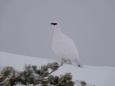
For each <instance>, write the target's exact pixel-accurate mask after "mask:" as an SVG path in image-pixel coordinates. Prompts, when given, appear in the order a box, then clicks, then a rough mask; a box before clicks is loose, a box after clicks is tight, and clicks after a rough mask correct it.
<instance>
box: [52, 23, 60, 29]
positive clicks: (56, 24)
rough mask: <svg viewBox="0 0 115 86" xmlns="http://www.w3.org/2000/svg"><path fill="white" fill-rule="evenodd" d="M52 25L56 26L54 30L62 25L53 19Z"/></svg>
mask: <svg viewBox="0 0 115 86" xmlns="http://www.w3.org/2000/svg"><path fill="white" fill-rule="evenodd" d="M51 25H52V26H53V28H54V30H56V29H57V30H60V25H59V23H58V22H56V21H53V22H51Z"/></svg>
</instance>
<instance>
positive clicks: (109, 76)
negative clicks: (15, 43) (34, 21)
mask: <svg viewBox="0 0 115 86" xmlns="http://www.w3.org/2000/svg"><path fill="white" fill-rule="evenodd" d="M49 62H54V60H51V59H43V58H35V57H29V56H22V55H16V54H10V53H5V52H0V66H2V67H4V66H12V67H14V68H15V69H16V70H19V71H21V70H23V67H24V66H25V64H32V65H37V66H42V65H44V64H47V63H49ZM69 72H71V74H72V75H73V80H84V81H86V82H87V83H90V84H92V85H96V86H115V67H97V66H96V67H95V66H86V65H85V67H84V68H78V67H75V66H72V65H68V64H64V65H63V66H62V67H60V68H59V69H58V70H57V71H56V72H54V73H53V74H54V75H60V74H65V73H69ZM92 85H91V86H92ZM76 86H77V85H76Z"/></svg>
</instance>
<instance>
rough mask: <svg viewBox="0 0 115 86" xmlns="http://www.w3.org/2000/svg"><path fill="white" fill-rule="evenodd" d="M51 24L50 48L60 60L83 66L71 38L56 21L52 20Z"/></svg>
mask: <svg viewBox="0 0 115 86" xmlns="http://www.w3.org/2000/svg"><path fill="white" fill-rule="evenodd" d="M51 25H53V29H54V30H53V40H52V49H53V51H54V53H55V54H56V55H57V56H59V57H60V58H61V59H62V61H63V60H64V62H65V61H66V62H67V61H68V63H70V64H74V65H76V66H78V67H83V65H82V64H81V62H80V60H79V53H78V50H77V48H76V46H75V43H74V42H73V40H72V39H71V38H70V37H68V36H67V35H65V34H64V33H63V32H62V31H61V28H60V25H59V23H58V22H56V21H55V22H52V23H51Z"/></svg>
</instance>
